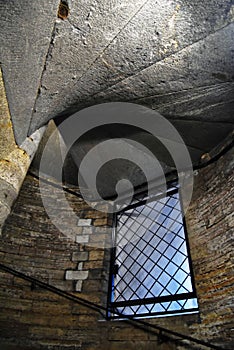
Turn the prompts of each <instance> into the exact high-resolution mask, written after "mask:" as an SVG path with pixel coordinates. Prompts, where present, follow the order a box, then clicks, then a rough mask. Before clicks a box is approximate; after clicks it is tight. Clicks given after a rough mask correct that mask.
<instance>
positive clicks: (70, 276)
mask: <svg viewBox="0 0 234 350" xmlns="http://www.w3.org/2000/svg"><path fill="white" fill-rule="evenodd" d="M88 274H89V271H73V270H70V271H69V270H68V271H66V274H65V279H66V280H85V279H86V278H88Z"/></svg>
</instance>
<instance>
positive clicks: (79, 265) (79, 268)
mask: <svg viewBox="0 0 234 350" xmlns="http://www.w3.org/2000/svg"><path fill="white" fill-rule="evenodd" d="M83 265H84V263H83V262H80V263H79V264H78V268H77V270H79V271H80V270H82V269H83Z"/></svg>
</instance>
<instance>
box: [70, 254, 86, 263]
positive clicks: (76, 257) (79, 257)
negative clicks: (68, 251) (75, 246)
mask: <svg viewBox="0 0 234 350" xmlns="http://www.w3.org/2000/svg"><path fill="white" fill-rule="evenodd" d="M88 258H89V253H88V252H74V253H72V261H75V262H77V261H87V260H88Z"/></svg>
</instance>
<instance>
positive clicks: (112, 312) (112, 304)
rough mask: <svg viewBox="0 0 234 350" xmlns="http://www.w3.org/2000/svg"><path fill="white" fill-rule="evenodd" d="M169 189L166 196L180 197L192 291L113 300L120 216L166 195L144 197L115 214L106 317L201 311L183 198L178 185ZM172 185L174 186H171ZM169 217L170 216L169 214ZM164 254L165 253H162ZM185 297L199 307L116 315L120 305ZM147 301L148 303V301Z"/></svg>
mask: <svg viewBox="0 0 234 350" xmlns="http://www.w3.org/2000/svg"><path fill="white" fill-rule="evenodd" d="M169 186H170V187H169ZM169 186H168V190H167V193H166V197H169V196H172V195H173V194H176V193H178V199H179V203H180V211H181V216H182V222H181V224H182V227H183V230H184V242H185V245H186V250H187V258H188V266H189V275H190V279H191V286H192V291H191V292H188V293H180V294H174V295H168V296H167V295H166V296H159V297H157V296H155V297H153V298H142V299H140V298H139V299H136V300H130V301H129V300H128V301H112V295H113V288H114V277H115V275H116V272H117V271H116V265H115V260H116V240H117V233H118V232H117V224H118V216H119V215H120V214H121V213H123V212H126V211H128V210H130V209H134V208H136V207H140V206H143V205H145V204H146V203H150V202H153V201H157V200H160V199H162V198H164V197H165V194H158V195H155V196H153V197H151V198H150V199H144V200H141V201H138V202H137V203H134V204H130V205H127V206H126V207H125V208H123V209H121V210H119V211H117V212H115V213H114V215H113V230H112V243H113V244H112V248H111V259H110V271H109V285H108V298H107V314H106V317H107V319H109V320H113V319H118V320H119V319H125V318H144V317H159V316H161V317H163V316H172V315H183V314H192V313H198V312H199V306H198V300H197V293H196V286H195V279H194V272H193V266H192V259H191V252H190V247H189V240H188V233H187V226H186V221H185V215H184V210H183V204H182V200H181V193H180V190H179V188H178V186H177V185H176V186H175V185H169ZM171 186H172V187H171ZM168 217H169V216H168ZM161 256H163V253H162V255H161ZM183 297H184V299H186V300H188V299H196V301H197V307H194V308H190V309H189V308H188V309H181V310H171V311H163V312H152V313H142V314H139V315H138V314H137V312H136V314H132V315H129V314H127V315H124V314H122V313H119V312H118V311H117V315H116V309H115V308H119V307H124V306H134V305H144V304H152V303H154V304H156V303H163V302H173V301H177V300H183ZM146 301H147V303H146Z"/></svg>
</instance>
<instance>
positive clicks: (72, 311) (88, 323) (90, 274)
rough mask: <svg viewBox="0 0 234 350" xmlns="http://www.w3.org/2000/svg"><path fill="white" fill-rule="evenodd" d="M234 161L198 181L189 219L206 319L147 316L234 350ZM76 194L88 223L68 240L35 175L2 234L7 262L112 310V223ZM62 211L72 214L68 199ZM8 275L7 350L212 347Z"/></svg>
mask: <svg viewBox="0 0 234 350" xmlns="http://www.w3.org/2000/svg"><path fill="white" fill-rule="evenodd" d="M231 162H232V155H231V152H229V153H228V154H226V155H225V157H222V158H221V159H220V160H219V161H218V162H217V163H214V164H212V165H210V166H209V167H207V168H205V169H203V170H201V171H200V172H199V174H198V175H196V177H195V187H194V195H193V201H192V203H191V206H190V210H189V212H188V214H187V218H186V221H187V225H188V234H189V241H190V248H191V255H192V260H193V267H194V273H195V281H196V287H197V294H198V299H199V306H200V315H199V316H198V315H196V314H193V315H183V316H173V317H167V318H165V317H162V318H156V319H151V320H147V321H148V322H152V323H155V324H159V325H161V326H163V327H166V328H169V329H172V330H174V331H178V332H181V333H184V334H189V335H191V336H194V337H197V338H200V339H203V340H205V341H208V342H210V343H214V344H218V345H220V346H221V347H223V348H225V349H228V348H232V345H231V327H232V311H231V307H232V294H233V290H232V282H233V281H232V270H233V267H232V266H231V248H232V245H231V228H232V226H233V216H232V198H233V193H232V189H233V182H232V181H233V178H232V172H233V166H232V165H231ZM56 191H57V189H56V188H55V187H53V186H51V187H50V188H49V190H48V193H47V194H45V195H46V196H48V197H50V198H52V197H53V196H56ZM67 198H68V200H69V203H70V205H71V206H72V207H73V208H74V210H75V211H76V213H77V216H78V217H79V220H77V225H76V229H75V230H74V232H72V233H71V234H70V235H68V236H66V235H63V234H62V233H61V232H59V230H58V229H57V228H56V227H55V226H54V225H53V224H52V223H51V220H50V219H49V218H48V216H47V214H46V212H45V210H44V208H43V205H42V201H41V195H40V192H39V187H38V181H37V180H36V179H35V178H33V177H31V176H29V175H28V176H27V177H26V179H25V181H24V184H23V187H22V189H21V192H20V196H19V197H18V200H17V201H16V203H15V206H14V208H13V211H12V213H11V215H10V217H9V218H8V220H7V223H6V224H5V226H4V229H3V234H2V237H1V238H0V240H1V241H0V246H1V249H0V260H1V263H3V264H5V265H8V266H10V267H12V268H15V269H17V270H19V271H21V272H24V273H27V274H29V275H31V276H34V277H36V278H38V279H40V280H41V281H44V282H46V283H49V284H51V285H53V286H55V287H57V288H59V289H62V290H64V291H67V292H70V293H73V294H74V295H77V296H80V297H82V298H85V299H87V300H89V301H92V302H95V303H97V304H100V305H102V306H105V303H106V297H107V286H108V271H109V250H108V249H104V248H105V244H106V241H107V240H108V237H109V235H110V226H111V220H110V218H109V217H107V215H106V214H100V212H98V211H95V210H93V209H91V208H89V207H88V205H87V204H86V203H84V202H83V201H82V199H81V198H79V197H76V196H74V195H72V194H67ZM60 210H61V216H62V213H63V203H60ZM65 224H66V223H65ZM87 241H88V242H89V243H90V244H89V246H87V244H86V243H87ZM84 243H85V244H84ZM97 243H98V244H97ZM0 276H1V286H0V307H1V313H0V339H1V340H0V345H1V349H3V350H8V349H17V350H18V349H19V350H21V349H22V350H23V349H24V350H25V349H52V350H55V349H82V350H83V349H84V350H86V349H87V350H94V349H95V350H99V349H110V350H117V349H118V350H119V349H124V350H125V349H130V350H131V349H135V348H137V349H138V350H141V349H142V350H143V349H144V350H146V349H147V350H151V349H160V350H164V349H169V350H170V349H178V350H179V349H203V347H201V346H197V347H195V346H194V345H193V344H192V343H187V342H184V345H181V344H180V345H179V344H177V343H175V342H172V341H169V340H168V339H167V338H163V339H162V338H161V337H158V336H157V335H155V334H152V333H150V331H149V330H142V329H139V328H136V327H135V326H134V325H132V324H128V323H127V322H123V321H105V319H104V317H103V316H102V315H101V314H100V313H98V312H97V311H94V310H91V309H89V308H87V307H86V306H82V305H79V304H77V303H75V302H72V301H68V300H66V299H64V298H62V297H61V296H58V295H55V294H53V293H52V292H49V291H46V290H44V289H42V288H39V287H33V288H32V286H31V284H30V283H29V282H25V281H23V280H21V279H19V278H18V277H14V276H12V275H10V274H8V273H3V272H0ZM186 344H187V345H186ZM204 349H205V348H204Z"/></svg>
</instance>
